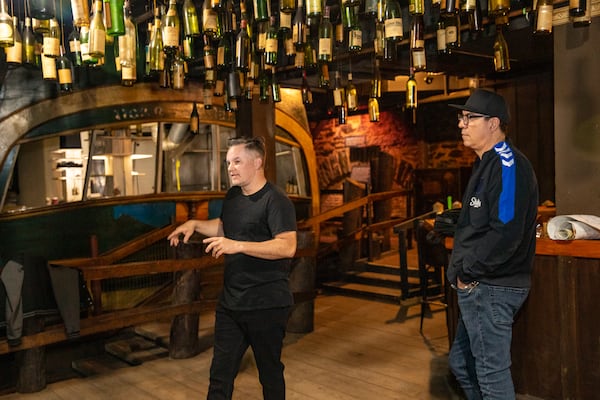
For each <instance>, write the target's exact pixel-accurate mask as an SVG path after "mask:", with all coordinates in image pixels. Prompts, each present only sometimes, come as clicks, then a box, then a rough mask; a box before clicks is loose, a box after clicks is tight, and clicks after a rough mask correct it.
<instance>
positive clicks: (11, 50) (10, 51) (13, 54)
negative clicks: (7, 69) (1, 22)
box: [4, 16, 23, 67]
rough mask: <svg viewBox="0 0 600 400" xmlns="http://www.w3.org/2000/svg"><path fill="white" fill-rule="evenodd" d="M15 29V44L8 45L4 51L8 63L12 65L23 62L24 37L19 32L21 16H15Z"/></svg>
mask: <svg viewBox="0 0 600 400" xmlns="http://www.w3.org/2000/svg"><path fill="white" fill-rule="evenodd" d="M13 26H14V27H15V30H14V44H13V46H11V47H6V48H5V49H4V52H5V53H6V63H7V64H8V65H10V66H12V67H16V66H19V65H21V64H22V63H23V39H22V37H21V32H19V18H18V17H16V16H13Z"/></svg>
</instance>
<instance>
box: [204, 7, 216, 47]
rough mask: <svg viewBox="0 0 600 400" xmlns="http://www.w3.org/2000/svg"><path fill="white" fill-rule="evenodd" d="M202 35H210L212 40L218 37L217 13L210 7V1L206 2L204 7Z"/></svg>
mask: <svg viewBox="0 0 600 400" xmlns="http://www.w3.org/2000/svg"><path fill="white" fill-rule="evenodd" d="M202 33H203V34H205V35H208V36H209V37H210V38H211V39H212V38H215V37H217V35H218V33H219V32H218V23H217V13H216V12H215V10H213V9H212V7H211V6H210V1H208V0H206V1H204V3H203V7H202Z"/></svg>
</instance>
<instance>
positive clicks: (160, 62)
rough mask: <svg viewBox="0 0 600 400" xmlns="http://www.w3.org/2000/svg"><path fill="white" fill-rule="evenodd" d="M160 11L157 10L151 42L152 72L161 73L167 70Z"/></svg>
mask: <svg viewBox="0 0 600 400" xmlns="http://www.w3.org/2000/svg"><path fill="white" fill-rule="evenodd" d="M158 12H159V11H158V9H155V14H154V24H153V25H152V39H151V40H150V47H149V51H150V71H151V72H152V73H156V72H160V71H163V70H164V69H165V54H164V51H163V38H162V28H161V22H160V18H159V16H158Z"/></svg>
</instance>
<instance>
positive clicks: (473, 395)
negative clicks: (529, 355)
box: [447, 89, 538, 400]
mask: <svg viewBox="0 0 600 400" xmlns="http://www.w3.org/2000/svg"><path fill="white" fill-rule="evenodd" d="M450 106H451V107H455V108H457V109H459V113H458V126H459V128H460V129H461V136H462V139H463V142H464V144H465V146H466V147H468V148H470V149H473V150H474V151H475V153H476V154H477V158H476V160H475V163H474V166H473V172H472V174H471V178H470V180H469V183H468V186H467V189H466V191H465V193H464V196H463V208H462V210H461V213H460V216H459V219H458V222H457V226H456V232H455V235H454V249H453V251H452V256H451V259H450V265H449V267H448V272H447V277H448V280H449V282H450V283H451V285H452V287H453V288H455V289H456V291H457V295H458V305H459V308H460V317H459V320H458V328H457V331H456V337H455V339H454V343H453V344H452V348H451V349H450V355H449V364H450V368H451V370H452V372H453V373H454V375H455V376H456V378H457V380H458V382H459V383H460V385H461V386H462V388H463V390H464V392H465V395H466V397H467V399H469V400H472V399H514V398H515V389H514V386H513V382H512V377H511V374H510V365H511V356H510V346H511V339H512V324H513V318H514V316H515V314H516V313H517V311H518V310H519V309H520V308H521V306H522V304H523V302H524V301H525V299H526V298H527V295H528V294H529V287H530V283H531V281H530V279H531V269H532V265H533V258H534V256H535V224H536V217H537V205H538V186H537V180H536V177H535V173H534V171H533V168H532V167H531V164H530V162H529V160H527V158H526V157H525V156H524V155H523V154H522V153H521V152H520V151H518V150H517V149H516V148H515V147H514V146H513V145H512V144H511V143H510V141H509V140H508V139H507V137H506V128H507V125H508V122H509V120H510V116H509V112H508V108H507V106H506V102H505V100H504V98H503V97H502V96H500V95H498V94H496V93H494V92H491V91H488V90H484V89H475V91H473V93H472V94H471V96H470V97H469V99H468V100H467V102H466V103H465V104H464V105H457V104H451V105H450Z"/></svg>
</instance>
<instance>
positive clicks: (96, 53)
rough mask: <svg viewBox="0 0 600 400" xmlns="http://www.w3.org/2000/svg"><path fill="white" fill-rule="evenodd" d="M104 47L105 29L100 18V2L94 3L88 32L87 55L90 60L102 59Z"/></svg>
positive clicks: (97, 0) (99, 0)
mask: <svg viewBox="0 0 600 400" xmlns="http://www.w3.org/2000/svg"><path fill="white" fill-rule="evenodd" d="M105 45H106V28H105V27H104V21H103V17H102V1H101V0H95V1H94V14H93V16H92V20H91V22H90V30H89V39H88V46H89V55H90V57H92V58H97V59H99V58H102V57H104V51H105Z"/></svg>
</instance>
